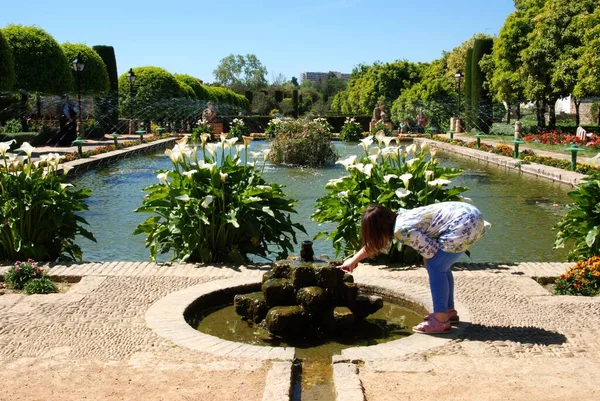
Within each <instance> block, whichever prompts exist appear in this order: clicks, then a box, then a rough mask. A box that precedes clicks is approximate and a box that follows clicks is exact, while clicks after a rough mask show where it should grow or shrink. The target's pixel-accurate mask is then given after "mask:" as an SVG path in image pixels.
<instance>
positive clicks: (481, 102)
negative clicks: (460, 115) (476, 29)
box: [471, 39, 494, 134]
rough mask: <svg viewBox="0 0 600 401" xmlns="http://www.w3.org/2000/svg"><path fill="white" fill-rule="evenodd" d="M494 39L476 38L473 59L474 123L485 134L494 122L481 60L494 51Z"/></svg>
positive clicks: (490, 99)
mask: <svg viewBox="0 0 600 401" xmlns="http://www.w3.org/2000/svg"><path fill="white" fill-rule="evenodd" d="M493 46H494V40H493V39H475V43H474V44H473V59H472V60H471V63H472V64H471V76H472V80H471V102H472V107H473V125H474V126H475V128H477V129H478V130H479V131H481V132H483V133H484V134H489V132H490V127H491V126H492V122H493V118H492V117H493V115H492V96H491V95H490V93H489V91H488V90H487V89H486V88H485V87H484V85H483V84H484V82H485V74H484V73H483V71H481V67H480V66H479V61H481V59H482V57H483V56H484V55H486V54H491V53H492V48H493Z"/></svg>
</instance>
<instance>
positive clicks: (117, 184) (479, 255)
mask: <svg viewBox="0 0 600 401" xmlns="http://www.w3.org/2000/svg"><path fill="white" fill-rule="evenodd" d="M268 146H269V144H268V143H267V142H265V141H254V142H253V143H252V144H251V145H250V147H251V150H254V151H260V150H261V149H264V148H266V147H268ZM335 146H336V149H337V151H338V154H339V156H340V158H344V157H347V156H349V155H351V154H357V155H358V154H360V153H361V152H362V148H359V147H358V146H357V145H356V144H345V143H336V145H335ZM438 158H439V160H440V162H441V164H442V165H443V166H448V167H459V168H462V169H463V170H464V171H465V173H464V175H463V176H461V177H458V178H455V179H454V180H453V184H455V185H463V186H466V187H469V188H470V190H469V191H468V192H465V193H464V194H463V195H464V196H467V197H469V198H471V199H473V203H474V204H475V205H476V206H477V207H478V208H479V209H480V210H481V211H482V212H483V214H484V217H485V219H486V220H488V221H489V222H490V223H492V228H491V230H490V231H489V233H488V234H487V235H486V236H485V237H484V238H483V239H482V240H480V241H479V242H478V243H477V244H475V245H474V246H473V248H472V249H471V257H472V261H474V262H517V261H541V262H548V261H564V260H566V254H567V252H566V251H564V250H560V251H553V250H552V244H553V242H554V236H555V234H556V232H555V231H552V226H553V225H554V224H556V222H557V221H558V220H559V219H560V217H561V216H562V215H563V214H564V213H565V212H566V206H565V205H566V204H567V203H568V202H569V199H570V198H568V196H567V192H568V191H569V190H570V187H569V186H566V185H563V184H557V183H552V182H550V181H548V180H543V179H540V178H536V177H531V176H527V175H522V174H519V173H517V172H514V171H511V170H505V169H503V168H498V167H495V166H491V165H486V164H483V163H480V162H477V161H471V160H466V159H463V158H458V157H454V156H448V155H438ZM171 167H172V164H171V161H170V159H169V158H168V157H167V156H165V155H164V153H162V152H160V153H156V154H151V155H143V156H137V157H133V158H129V159H124V160H121V161H118V162H114V163H113V164H112V165H110V166H108V167H105V168H102V169H97V170H93V171H89V172H86V173H84V174H82V175H80V176H78V177H76V178H74V179H73V180H72V183H73V184H74V185H76V186H85V187H87V188H90V189H91V190H92V191H93V193H92V195H91V197H90V198H89V200H88V205H89V209H90V210H88V211H86V212H85V213H84V214H83V216H84V217H85V218H86V219H87V221H88V222H89V223H90V226H89V229H90V230H91V231H92V232H93V233H94V235H95V237H96V239H97V241H98V242H97V243H93V242H91V241H88V240H86V239H84V238H78V240H77V243H78V244H79V245H80V246H81V248H82V250H83V257H84V261H117V260H119V261H147V260H149V252H148V250H147V249H146V248H145V246H144V241H145V237H144V236H143V235H137V236H132V235H131V234H132V232H133V231H134V229H135V227H136V226H137V225H138V224H139V223H140V222H142V221H144V220H145V219H147V218H148V217H149V216H150V215H149V214H146V213H133V210H134V209H136V208H137V207H139V206H140V205H141V202H142V198H143V196H144V193H143V192H142V189H143V188H144V187H146V186H148V185H151V184H154V183H156V182H157V179H156V174H155V170H159V169H169V168H171ZM345 174H346V171H345V170H344V169H343V167H341V166H339V165H337V166H335V167H330V168H325V169H312V168H291V167H276V166H272V165H268V164H267V166H266V168H265V173H264V178H265V180H267V181H274V182H277V183H279V184H283V185H286V188H285V191H286V193H287V194H288V196H289V197H291V198H294V199H297V200H298V204H297V206H296V210H297V211H298V214H297V215H296V216H293V219H294V220H296V221H299V222H301V223H302V224H303V225H304V227H305V228H306V230H307V232H308V235H305V234H303V233H300V234H299V235H298V242H299V243H300V242H301V241H302V240H306V239H312V237H313V236H314V235H315V234H316V233H317V232H319V231H322V230H329V229H331V228H332V227H331V226H329V227H328V226H327V225H321V226H318V225H317V224H316V223H315V222H312V221H311V220H310V219H309V217H310V215H311V214H312V212H313V210H314V207H315V206H314V205H315V200H316V199H317V198H318V197H320V196H322V195H323V194H324V193H325V189H324V187H325V184H326V183H327V182H328V181H329V180H330V179H332V178H338V177H341V176H342V175H345ZM313 248H314V250H315V254H316V255H322V254H326V255H329V256H330V257H335V254H334V250H333V247H332V246H331V243H330V242H326V241H324V240H317V241H315V242H314V245H313ZM299 249H300V248H299V245H298V246H297V247H296V252H299ZM168 257H169V255H162V256H161V258H160V260H163V261H166V260H167V259H168ZM465 260H469V259H468V258H466V257H465Z"/></svg>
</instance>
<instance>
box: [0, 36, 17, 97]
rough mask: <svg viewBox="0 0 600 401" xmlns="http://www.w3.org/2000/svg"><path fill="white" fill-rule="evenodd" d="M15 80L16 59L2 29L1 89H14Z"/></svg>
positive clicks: (0, 47)
mask: <svg viewBox="0 0 600 401" xmlns="http://www.w3.org/2000/svg"><path fill="white" fill-rule="evenodd" d="M15 82H16V76H15V61H14V59H13V54H12V50H11V48H10V46H9V44H8V42H7V41H6V39H5V38H4V35H2V30H1V29H0V91H9V90H12V89H13V88H14V86H15Z"/></svg>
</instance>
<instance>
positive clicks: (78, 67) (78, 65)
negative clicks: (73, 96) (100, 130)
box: [71, 52, 85, 136]
mask: <svg viewBox="0 0 600 401" xmlns="http://www.w3.org/2000/svg"><path fill="white" fill-rule="evenodd" d="M71 64H72V65H73V70H75V73H76V74H77V101H78V109H77V114H78V117H79V119H78V120H79V126H78V127H77V135H78V136H82V135H81V132H80V130H81V126H82V123H81V114H82V113H81V74H82V73H83V68H84V67H85V63H84V62H83V58H82V57H81V52H78V53H77V57H75V60H73V62H72V63H71Z"/></svg>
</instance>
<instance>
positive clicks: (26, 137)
mask: <svg viewBox="0 0 600 401" xmlns="http://www.w3.org/2000/svg"><path fill="white" fill-rule="evenodd" d="M37 135H38V133H37V132H13V133H10V134H2V135H1V137H2V142H5V141H11V140H13V139H14V140H15V141H16V146H15V145H13V148H14V149H16V148H18V147H19V146H21V145H22V144H23V142H29V143H31V142H33V140H34V139H35V137H36V136H37Z"/></svg>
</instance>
